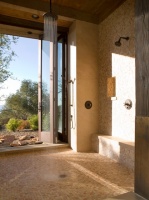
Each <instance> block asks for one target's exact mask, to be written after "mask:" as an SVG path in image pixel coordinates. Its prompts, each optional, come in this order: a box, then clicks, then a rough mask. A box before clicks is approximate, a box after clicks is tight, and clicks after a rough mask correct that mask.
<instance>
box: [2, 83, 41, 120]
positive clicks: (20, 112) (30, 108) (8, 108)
mask: <svg viewBox="0 0 149 200" xmlns="http://www.w3.org/2000/svg"><path fill="white" fill-rule="evenodd" d="M5 113H7V115H8V113H10V115H9V116H10V117H15V118H18V119H27V118H28V117H30V116H32V115H36V114H37V113H38V83H36V82H32V81H31V80H23V81H22V83H21V87H20V89H19V90H18V91H17V92H16V93H15V94H11V95H10V96H8V98H7V99H6V103H5V106H4V108H3V110H2V112H1V115H3V114H5ZM1 115H0V116H1ZM5 115H6V114H5Z"/></svg>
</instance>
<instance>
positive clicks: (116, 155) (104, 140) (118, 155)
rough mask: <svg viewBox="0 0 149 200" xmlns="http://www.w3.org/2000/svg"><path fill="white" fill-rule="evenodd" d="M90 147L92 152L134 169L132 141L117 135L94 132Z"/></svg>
mask: <svg viewBox="0 0 149 200" xmlns="http://www.w3.org/2000/svg"><path fill="white" fill-rule="evenodd" d="M92 149H93V151H94V152H97V153H99V154H100V155H103V156H106V157H108V158H111V159H113V160H115V161H117V162H119V163H121V164H123V165H124V166H126V167H128V168H129V169H132V170H134V142H130V141H126V140H123V139H121V138H118V137H113V136H108V135H97V134H94V135H93V137H92Z"/></svg>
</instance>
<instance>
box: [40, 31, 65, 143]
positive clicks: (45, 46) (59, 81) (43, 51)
mask: <svg viewBox="0 0 149 200" xmlns="http://www.w3.org/2000/svg"><path fill="white" fill-rule="evenodd" d="M66 41H67V36H66V34H62V35H59V37H58V44H57V63H56V65H55V66H56V67H51V66H53V65H52V64H51V62H53V60H52V59H53V53H52V52H51V51H50V49H52V48H51V46H50V45H51V42H49V41H46V40H40V41H39V49H40V51H39V58H40V60H39V73H38V74H39V87H38V88H39V89H38V120H39V138H40V140H42V141H43V142H47V143H58V142H68V131H67V130H68V126H67V122H68V117H67V113H68V112H67V83H68V80H67V71H68V70H67V53H66V52H67V46H66Z"/></svg>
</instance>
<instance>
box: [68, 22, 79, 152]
mask: <svg viewBox="0 0 149 200" xmlns="http://www.w3.org/2000/svg"><path fill="white" fill-rule="evenodd" d="M76 45H77V44H76V22H74V23H73V24H72V26H71V27H70V29H69V35H68V66H69V67H68V69H69V71H68V79H69V81H68V82H69V83H68V87H67V88H68V113H69V114H68V119H69V120H68V126H69V128H68V136H69V138H68V142H69V144H70V146H71V148H72V149H73V150H74V151H77V123H76V119H77V107H76V99H77V98H76V79H77V77H76V75H77V74H76V69H77V50H76V49H77V48H76ZM71 81H73V82H71Z"/></svg>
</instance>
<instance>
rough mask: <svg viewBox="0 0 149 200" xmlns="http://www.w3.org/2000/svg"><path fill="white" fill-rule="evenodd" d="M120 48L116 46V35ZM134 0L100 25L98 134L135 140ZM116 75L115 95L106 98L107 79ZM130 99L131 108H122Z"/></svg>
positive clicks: (126, 3) (128, 0) (129, 1)
mask: <svg viewBox="0 0 149 200" xmlns="http://www.w3.org/2000/svg"><path fill="white" fill-rule="evenodd" d="M126 36H128V37H130V39H129V41H126V40H121V43H122V45H121V46H120V47H117V46H115V44H114V43H115V41H117V40H118V39H119V37H126ZM134 40H135V39H134V0H127V1H126V2H125V3H124V4H122V6H121V7H119V8H118V9H117V10H116V11H115V12H114V13H113V14H111V15H110V16H109V17H108V18H107V19H106V20H104V21H103V22H102V23H101V24H100V25H99V52H98V59H99V133H100V134H106V135H113V136H117V137H120V138H123V139H126V140H131V141H134V135H135V53H134V52H135V46H134ZM113 76H114V77H116V97H117V100H115V101H111V99H110V98H108V97H107V78H109V77H113ZM126 99H131V100H132V104H133V106H132V109H130V110H127V109H126V108H125V107H124V102H125V100H126Z"/></svg>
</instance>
